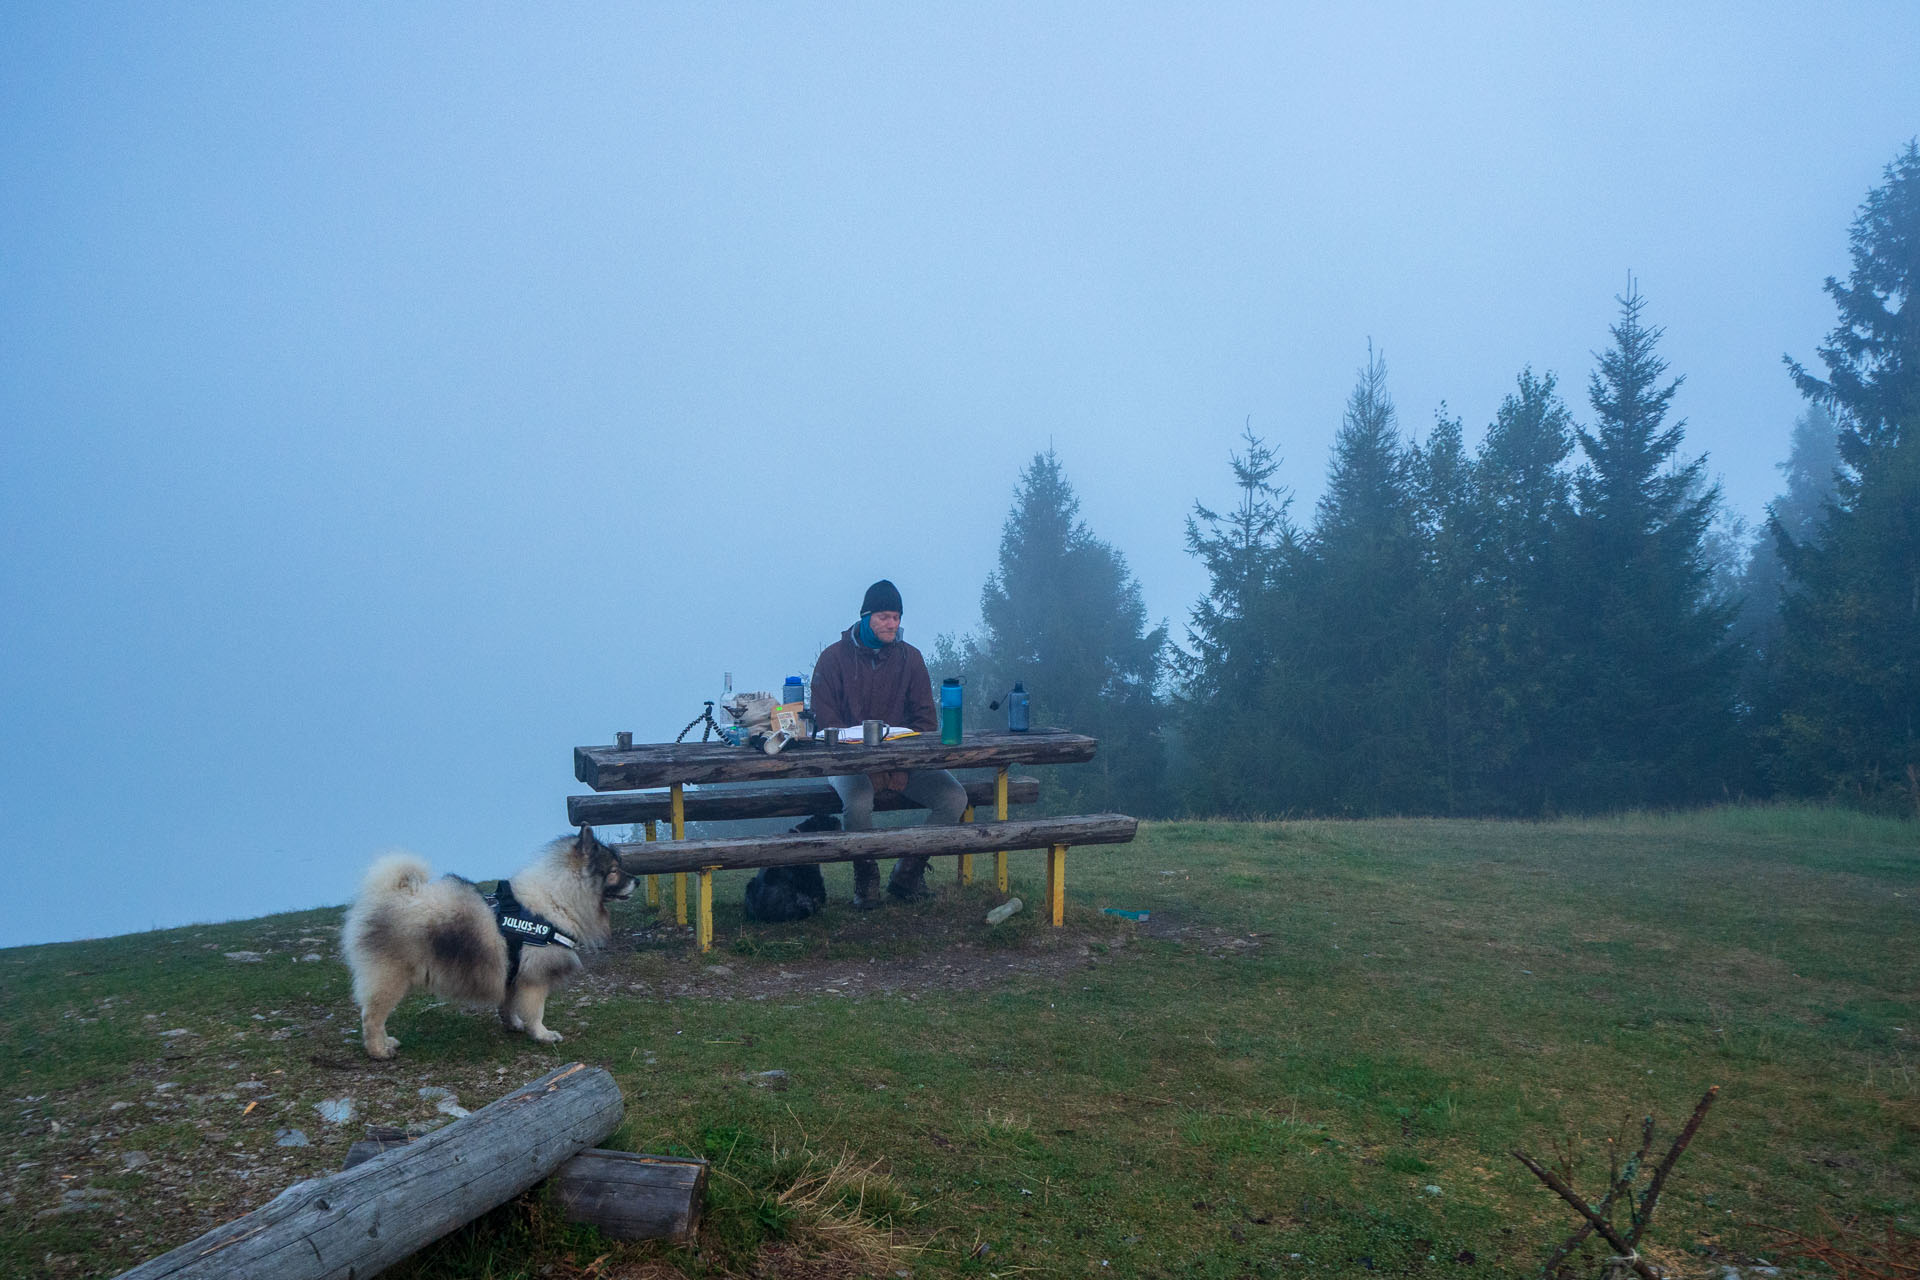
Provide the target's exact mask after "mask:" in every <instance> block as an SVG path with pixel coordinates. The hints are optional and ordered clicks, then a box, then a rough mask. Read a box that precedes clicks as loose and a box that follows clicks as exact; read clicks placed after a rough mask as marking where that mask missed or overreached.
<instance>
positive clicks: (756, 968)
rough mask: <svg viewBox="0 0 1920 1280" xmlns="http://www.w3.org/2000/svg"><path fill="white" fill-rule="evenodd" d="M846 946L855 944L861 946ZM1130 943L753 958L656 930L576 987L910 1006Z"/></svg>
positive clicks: (641, 932)
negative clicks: (674, 947) (666, 945)
mask: <svg viewBox="0 0 1920 1280" xmlns="http://www.w3.org/2000/svg"><path fill="white" fill-rule="evenodd" d="M676 935H677V939H676ZM663 939H664V940H667V941H669V942H671V941H675V940H677V941H678V944H679V946H680V948H681V949H680V950H679V951H678V952H673V951H668V952H666V953H665V954H664V956H663V955H662V954H661V953H660V952H659V951H654V952H653V954H652V955H646V954H644V952H645V951H646V950H647V949H649V948H653V947H655V946H657V945H658V944H659V943H660V942H661V941H662V940H663ZM623 941H624V942H625V943H626V944H627V945H626V947H625V948H622V946H621V944H622V942H623ZM842 941H844V942H845V943H846V944H847V945H850V946H851V945H857V940H847V939H842ZM1129 941H1130V939H1129V937H1128V936H1127V934H1125V933H1110V932H1107V931H1105V930H1097V931H1094V930H1075V929H1061V930H1048V931H1047V933H1046V934H1044V935H1035V936H1033V937H1031V938H1028V939H1025V940H1023V941H1022V942H1020V943H1019V944H1017V945H1014V946H1006V945H988V944H986V943H982V942H978V941H968V940H965V939H962V938H953V939H950V940H948V941H946V942H945V943H944V944H943V945H936V946H931V947H928V948H926V949H924V950H918V951H916V952H914V953H912V954H907V955H900V956H888V957H875V956H872V955H865V956H857V957H852V956H834V955H828V956H818V955H809V954H802V953H796V954H792V955H781V954H779V951H778V949H777V948H776V947H764V948H762V949H761V951H760V953H759V954H748V955H741V954H738V953H736V952H734V951H721V950H719V949H717V948H716V949H715V950H714V951H711V952H709V953H708V954H706V955H705V956H702V955H700V954H699V953H698V952H697V951H695V950H694V949H693V943H692V937H691V931H689V930H687V929H685V928H682V927H680V926H676V925H672V924H666V925H653V926H649V927H644V928H641V929H636V930H632V931H630V932H629V933H628V934H627V935H626V936H625V937H624V938H616V939H615V940H614V942H613V944H612V945H611V946H610V947H609V948H608V951H607V952H606V953H603V954H602V955H601V956H598V957H595V959H594V961H593V962H591V963H590V966H589V968H588V970H587V972H586V974H585V975H583V976H582V977H581V978H578V979H575V981H574V982H573V983H572V984H571V985H570V987H569V989H570V990H574V991H578V992H581V993H583V994H584V993H589V992H590V993H592V994H594V995H596V996H600V997H603V998H604V997H612V996H616V995H622V994H626V995H633V996H640V997H648V998H653V999H668V1000H673V999H690V1000H772V999H778V998H781V997H787V998H795V997H808V998H813V997H818V996H823V995H824V996H828V997H833V998H840V999H848V1000H861V999H866V998H869V997H876V996H879V997H888V996H891V997H904V998H906V999H910V1000H913V999H919V998H920V997H921V996H923V995H927V994H930V993H939V992H965V991H981V990H986V989H988V988H991V987H995V986H999V985H1001V984H1004V983H1008V982H1015V981H1039V982H1043V983H1055V982H1058V981H1060V980H1062V979H1063V978H1065V977H1066V976H1067V975H1068V974H1072V973H1078V972H1081V971H1083V970H1086V969H1090V968H1095V967H1098V966H1100V965H1103V964H1109V963H1112V962H1113V961H1114V960H1115V959H1117V958H1118V956H1119V955H1120V954H1121V953H1123V952H1124V951H1125V949H1126V947H1127V945H1128V943H1129ZM622 950H624V951H625V954H624V955H623V954H621V952H622ZM796 951H797V949H796Z"/></svg>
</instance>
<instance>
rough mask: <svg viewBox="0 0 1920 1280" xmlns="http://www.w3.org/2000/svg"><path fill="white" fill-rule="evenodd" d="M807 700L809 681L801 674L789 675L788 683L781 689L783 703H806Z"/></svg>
mask: <svg viewBox="0 0 1920 1280" xmlns="http://www.w3.org/2000/svg"><path fill="white" fill-rule="evenodd" d="M806 700H807V682H806V681H805V680H802V679H801V678H800V677H799V676H788V677H787V683H786V685H785V686H784V687H782V688H781V690H780V701H781V702H782V703H789V702H798V703H802V704H804V703H805V702H806Z"/></svg>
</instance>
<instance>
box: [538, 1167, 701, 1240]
mask: <svg viewBox="0 0 1920 1280" xmlns="http://www.w3.org/2000/svg"><path fill="white" fill-rule="evenodd" d="M551 1182H552V1184H553V1196H554V1199H555V1200H556V1201H557V1202H558V1203H559V1205H560V1209H561V1212H562V1213H564V1214H566V1216H567V1218H568V1220H569V1221H572V1222H584V1223H586V1224H587V1225H588V1226H591V1227H598V1228H599V1229H600V1231H601V1232H602V1233H603V1234H605V1235H608V1236H611V1237H612V1238H613V1239H615V1240H674V1241H678V1242H680V1243H682V1244H688V1243H691V1242H692V1240H693V1237H694V1233H695V1232H697V1231H698V1230H699V1229H700V1206H701V1204H702V1202H703V1201H705V1199H706V1195H707V1162H706V1161H705V1160H682V1159H679V1158H677V1157H674V1156H647V1155H635V1154H634V1153H633V1152H631V1151H598V1150H595V1151H583V1152H581V1153H580V1154H579V1155H577V1156H575V1157H574V1158H573V1159H571V1160H569V1161H567V1162H566V1163H565V1164H563V1165H561V1166H560V1168H559V1169H558V1170H557V1171H556V1172H555V1173H554V1175H553V1177H552V1179H551Z"/></svg>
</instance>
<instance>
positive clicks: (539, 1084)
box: [122, 1062, 622, 1280]
mask: <svg viewBox="0 0 1920 1280" xmlns="http://www.w3.org/2000/svg"><path fill="white" fill-rule="evenodd" d="M621 1110H622V1106H621V1101H620V1086H619V1085H617V1084H615V1083H614V1081H613V1077H612V1076H611V1075H608V1074H607V1073H606V1072H605V1071H603V1070H601V1069H600V1068H598V1067H589V1066H587V1065H585V1064H584V1063H579V1062H576V1063H574V1064H572V1065H571V1066H566V1067H562V1068H560V1069H559V1070H557V1071H554V1072H552V1073H550V1074H548V1075H545V1076H542V1077H541V1078H540V1079H538V1080H536V1081H534V1082H533V1083H532V1084H529V1085H526V1086H524V1087H522V1088H520V1089H516V1090H514V1091H513V1092H512V1093H510V1094H508V1095H507V1096H506V1097H504V1098H502V1099H500V1100H499V1101H498V1102H495V1103H493V1104H491V1105H489V1106H485V1107H482V1108H480V1110H478V1111H475V1112H474V1113H473V1114H472V1115H469V1116H463V1117H461V1118H460V1119H458V1120H456V1121H454V1122H453V1123H452V1124H450V1125H448V1126H447V1127H446V1128H444V1129H437V1130H435V1131H434V1132H432V1133H429V1134H427V1135H426V1136H425V1137H423V1138H421V1139H420V1140H419V1141H417V1142H413V1143H409V1144H408V1145H407V1146H406V1148H405V1149H404V1150H403V1151H397V1152H394V1153H392V1154H390V1155H389V1156H388V1157H387V1158H385V1159H382V1160H370V1161H368V1162H366V1163H365V1164H361V1165H357V1166H355V1167H354V1168H352V1169H348V1170H345V1171H343V1172H340V1173H336V1174H333V1175H331V1176H329V1177H325V1178H315V1179H313V1180H312V1181H310V1182H301V1183H296V1184H295V1185H293V1186H291V1187H288V1188H287V1189H286V1190H285V1191H283V1192H281V1193H280V1194H279V1195H278V1196H276V1197H275V1198H274V1199H273V1200H271V1201H269V1202H268V1203H266V1204H264V1205H262V1206H261V1207H260V1208H258V1209H256V1210H254V1211H253V1212H252V1213H250V1214H247V1215H246V1216H245V1217H243V1218H236V1219H235V1220H234V1221H232V1222H229V1223H227V1224H225V1225H224V1226H220V1227H216V1228H214V1229H213V1230H212V1231H209V1232H207V1234H205V1235H203V1236H201V1237H200V1238H199V1239H198V1240H195V1241H192V1242H191V1243H188V1244H184V1245H181V1246H180V1247H179V1248H178V1249H175V1250H173V1251H172V1252H171V1253H165V1254H162V1255H161V1256H160V1257H158V1258H155V1259H153V1260H152V1261H150V1262H145V1263H142V1264H141V1265H140V1266H137V1267H135V1268H134V1269H133V1270H131V1271H128V1272H125V1273H124V1274H123V1276H122V1280H159V1278H160V1277H167V1278H168V1280H176V1278H179V1280H187V1278H191V1280H216V1278H221V1280H224V1278H226V1277H233V1276H249V1277H256V1276H257V1277H268V1278H270V1280H335V1278H336V1277H337V1278H340V1280H345V1277H350V1276H371V1275H375V1274H377V1273H378V1272H381V1271H384V1270H385V1269H386V1268H388V1267H390V1266H392V1265H393V1264H394V1263H396V1262H399V1261H400V1260H401V1259H402V1258H405V1257H407V1256H408V1255H409V1254H412V1253H414V1252H415V1251H417V1250H419V1249H420V1248H422V1247H423V1246H425V1245H428V1244H430V1243H432V1242H433V1241H435V1240H438V1239H439V1238H440V1237H441V1236H443V1235H446V1234H447V1233H448V1232H450V1231H453V1230H455V1229H456V1228H458V1227H462V1226H464V1225H466V1224H467V1223H469V1222H471V1221H472V1220H473V1219H475V1218H477V1217H479V1216H480V1215H481V1214H483V1213H485V1212H486V1211H487V1210H489V1209H491V1208H493V1207H494V1206H496V1205H499V1204H504V1203H505V1202H506V1201H508V1200H511V1199H512V1198H513V1197H515V1196H517V1195H519V1194H520V1193H521V1192H522V1191H525V1190H526V1189H527V1188H528V1187H531V1186H532V1185H533V1184H534V1183H536V1182H539V1181H540V1180H541V1179H542V1178H544V1177H546V1176H547V1175H548V1174H550V1173H552V1172H553V1171H554V1170H555V1169H556V1168H558V1167H559V1166H560V1165H561V1164H562V1163H563V1162H565V1161H566V1160H567V1159H568V1158H570V1157H572V1156H574V1155H576V1154H578V1153H579V1152H581V1151H584V1150H586V1149H587V1148H588V1147H591V1146H592V1145H593V1144H594V1143H596V1142H598V1141H599V1140H600V1139H602V1138H604V1137H606V1136H607V1135H608V1134H609V1133H612V1132H613V1130H614V1128H615V1126H617V1125H618V1124H619V1123H620V1114H621Z"/></svg>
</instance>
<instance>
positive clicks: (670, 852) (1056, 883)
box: [610, 813, 1139, 951]
mask: <svg viewBox="0 0 1920 1280" xmlns="http://www.w3.org/2000/svg"><path fill="white" fill-rule="evenodd" d="M1138 826H1139V822H1138V820H1137V819H1134V818H1130V817H1128V816H1127V815H1126V814H1124V813H1097V814H1090V815H1086V816H1082V817H1071V818H1020V819H1014V820H1010V821H996V822H971V823H968V822H963V823H960V824H958V825H956V826H947V827H895V828H891V829H888V830H882V831H821V832H811V833H800V832H780V833H777V834H774V835H767V836H738V837H731V838H727V839H719V840H673V841H649V842H647V843H644V844H614V845H611V846H610V847H611V848H612V849H613V851H614V852H615V853H616V854H618V855H619V857H620V863H621V865H622V866H624V867H625V868H626V869H627V873H628V874H629V875H674V874H679V875H685V874H697V875H698V876H699V878H700V888H699V902H700V912H699V916H698V918H697V923H696V924H695V927H694V933H695V937H696V938H698V939H699V942H700V949H701V950H702V951H705V950H708V949H709V948H710V947H711V946H712V945H713V873H714V872H716V871H747V870H752V869H754V868H757V867H779V866H790V865H794V864H797V863H821V862H850V861H852V860H853V859H855V858H904V857H922V856H924V857H942V856H955V855H957V856H959V857H970V856H971V855H973V854H976V853H994V852H1004V851H1006V850H1009V849H1045V850H1047V851H1048V853H1047V891H1046V892H1047V914H1048V918H1049V919H1051V920H1052V922H1053V923H1054V924H1055V925H1059V924H1061V923H1062V922H1063V920H1064V917H1065V912H1066V890H1067V849H1068V848H1069V846H1072V845H1088V844H1125V843H1127V842H1128V841H1130V840H1132V839H1133V836H1134V832H1135V830H1136V829H1137V828H1138Z"/></svg>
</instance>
